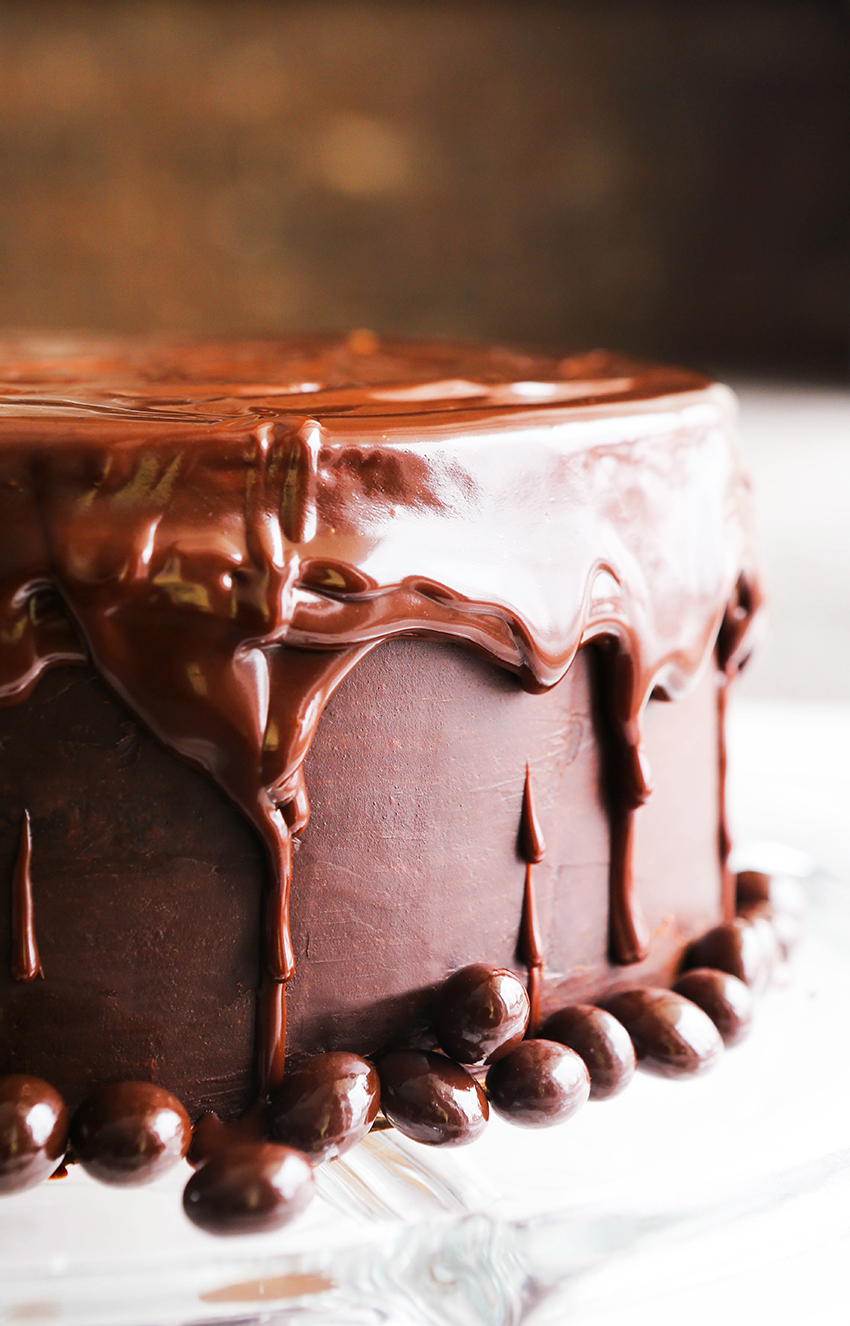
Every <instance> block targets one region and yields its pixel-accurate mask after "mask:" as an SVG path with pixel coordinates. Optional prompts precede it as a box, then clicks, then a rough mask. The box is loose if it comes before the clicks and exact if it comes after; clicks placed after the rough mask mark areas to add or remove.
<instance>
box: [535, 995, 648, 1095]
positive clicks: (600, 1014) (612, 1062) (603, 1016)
mask: <svg viewBox="0 0 850 1326" xmlns="http://www.w3.org/2000/svg"><path fill="white" fill-rule="evenodd" d="M543 1034H544V1035H545V1037H546V1038H547V1039H548V1040H550V1041H558V1043H559V1044H560V1045H567V1046H569V1048H570V1049H571V1050H575V1052H576V1054H577V1055H579V1057H580V1058H581V1059H583V1060H584V1063H585V1065H586V1067H587V1071H588V1073H589V1074H590V1099H591V1100H608V1099H610V1097H611V1096H616V1095H618V1094H619V1092H621V1091H622V1090H623V1089H624V1088H625V1087H627V1086H628V1084H629V1083H630V1082H631V1080H632V1078H633V1077H634V1073H635V1050H634V1046H633V1045H632V1042H631V1038H630V1037H629V1033H628V1032H627V1031H626V1029H625V1027H624V1026H623V1024H622V1023H621V1022H618V1021H617V1019H616V1018H615V1017H614V1015H613V1014H612V1013H609V1012H608V1011H607V1010H606V1009H604V1008H595V1007H593V1005H591V1004H572V1005H570V1007H568V1008H562V1009H560V1010H559V1011H558V1012H557V1013H553V1014H552V1016H551V1017H550V1018H549V1021H548V1022H547V1023H546V1025H545V1026H544V1028H543Z"/></svg>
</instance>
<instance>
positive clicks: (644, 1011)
mask: <svg viewBox="0 0 850 1326" xmlns="http://www.w3.org/2000/svg"><path fill="white" fill-rule="evenodd" d="M605 1007H606V1008H607V1009H608V1011H609V1012H610V1013H613V1014H614V1017H615V1018H617V1020H618V1021H619V1022H622V1024H623V1026H624V1027H625V1028H626V1031H627V1032H628V1033H629V1036H630V1037H631V1039H632V1044H633V1045H634V1047H635V1055H636V1058H637V1063H638V1067H639V1068H642V1069H643V1070H644V1071H645V1072H648V1073H655V1074H656V1075H658V1076H659V1077H686V1076H691V1075H693V1074H695V1073H702V1072H704V1071H705V1070H706V1069H707V1068H710V1067H711V1065H712V1064H713V1063H714V1062H715V1060H716V1059H718V1058H719V1056H720V1055H721V1053H722V1052H723V1041H722V1039H721V1036H720V1032H719V1031H718V1030H717V1028H716V1027H715V1025H714V1023H713V1022H712V1021H711V1018H710V1017H709V1016H708V1014H707V1013H704V1012H703V1010H702V1009H701V1008H698V1007H697V1006H696V1004H693V1003H691V1001H690V1000H689V999H685V998H684V997H683V996H682V995H680V994H676V993H675V992H674V991H673V990H661V989H654V988H652V987H646V988H644V989H636V990H623V991H622V992H620V993H619V994H615V995H611V996H609V998H608V999H606V1000H605Z"/></svg>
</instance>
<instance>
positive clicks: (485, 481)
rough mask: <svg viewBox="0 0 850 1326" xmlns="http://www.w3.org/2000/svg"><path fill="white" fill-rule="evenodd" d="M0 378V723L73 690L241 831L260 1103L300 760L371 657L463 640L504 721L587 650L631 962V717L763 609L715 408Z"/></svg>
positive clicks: (246, 347)
mask: <svg viewBox="0 0 850 1326" xmlns="http://www.w3.org/2000/svg"><path fill="white" fill-rule="evenodd" d="M0 362H2V364H3V367H2V369H0V484H2V491H3V494H4V517H5V523H6V535H5V537H4V539H3V541H2V546H1V547H0V699H2V700H3V701H5V702H14V701H15V700H17V699H20V698H22V697H24V696H25V695H27V694H28V693H29V692H30V691H31V689H32V687H33V686H34V684H35V682H36V680H37V678H38V676H39V675H40V673H41V672H42V671H43V669H44V668H45V667H48V666H50V665H51V664H54V663H60V662H72V661H77V660H83V659H86V658H88V659H90V660H91V662H92V663H93V665H94V666H95V668H96V669H97V670H98V672H99V673H100V674H101V676H102V677H103V678H104V680H105V681H106V682H107V683H108V684H109V685H110V687H111V688H112V689H113V690H114V691H115V692H116V693H117V695H118V696H119V697H120V698H121V699H122V700H123V701H124V703H125V704H126V705H127V706H128V708H129V709H130V710H131V711H132V712H133V713H134V714H135V716H136V717H137V718H139V719H140V720H141V721H142V722H143V723H144V724H146V726H147V727H148V728H150V729H151V731H152V732H153V733H154V734H155V735H156V736H157V737H158V738H159V739H160V740H161V741H162V742H163V743H164V744H165V745H166V746H167V747H169V748H170V749H171V750H173V751H174V752H176V753H177V754H178V755H179V756H181V757H182V758H183V759H185V760H187V761H188V762H189V763H191V764H193V765H195V766H196V767H199V768H201V769H203V770H204V771H205V772H206V773H208V774H209V775H210V776H211V777H212V778H213V779H214V780H215V781H216V783H217V784H218V785H219V786H220V787H221V788H222V789H223V790H224V791H225V793H227V795H228V796H229V797H230V798H231V799H232V800H233V801H234V802H235V804H236V805H237V806H239V807H240V808H241V809H242V810H243V811H244V812H245V814H246V815H247V816H248V817H249V819H250V820H251V821H252V823H253V824H254V825H255V827H256V828H257V829H258V831H259V832H260V834H261V836H262V838H263V841H264V843H265V845H266V849H267V853H268V858H269V862H270V865H271V882H270V885H269V888H268V896H267V900H266V922H265V940H264V946H263V952H264V969H265V976H264V992H263V995H262V998H261V1003H260V1018H259V1048H258V1054H259V1078H260V1083H261V1086H262V1087H263V1088H264V1089H265V1088H267V1087H268V1086H269V1085H273V1084H274V1083H275V1082H277V1081H279V1080H280V1076H281V1073H282V1067H283V1048H284V1033H285V998H284V989H285V983H286V981H287V980H288V978H289V977H290V975H291V974H292V970H293V958H292V949H291V942H290V938H289V928H288V894H289V885H290V877H291V874H292V835H293V834H298V833H300V832H301V831H303V829H304V828H305V827H306V824H307V820H308V816H309V805H308V800H307V794H306V789H305V787H304V782H303V776H302V772H301V770H302V765H303V761H304V759H305V757H306V755H307V752H308V750H309V748H310V743H311V740H312V737H313V734H314V732H315V730H316V725H317V723H318V721H319V718H320V716H321V713H322V710H323V708H324V706H325V704H326V703H327V701H328V699H329V698H330V696H331V695H332V693H333V691H334V689H335V688H336V686H337V685H338V684H339V683H340V681H341V680H342V679H343V678H344V677H345V675H346V674H347V673H348V672H349V671H350V669H351V668H352V667H353V666H355V665H356V663H357V662H358V660H359V659H361V658H362V657H363V656H364V654H365V653H367V652H368V651H369V650H370V649H372V648H374V647H375V646H376V645H378V644H379V643H380V642H381V641H383V640H386V639H388V638H390V637H393V636H398V635H405V634H420V635H426V636H431V637H442V638H452V639H457V640H460V641H463V642H465V643H467V644H468V645H469V646H471V647H472V648H475V649H477V650H479V651H482V652H483V653H485V654H486V655H487V656H489V657H490V658H491V659H493V660H494V661H495V662H497V663H498V664H500V665H502V666H503V667H505V668H507V669H509V670H511V671H512V672H515V673H516V674H517V675H518V676H519V678H520V680H521V681H522V683H523V684H524V685H525V686H526V687H527V688H528V689H529V690H539V689H544V688H547V687H550V686H552V685H554V684H555V683H556V682H557V681H558V680H559V679H560V678H561V677H562V676H563V675H564V673H565V671H566V670H567V668H568V667H569V666H570V663H571V662H572V660H573V658H574V657H575V654H576V652H577V650H578V649H579V648H580V647H581V646H582V645H584V644H586V643H588V642H589V641H591V640H608V641H609V642H610V645H609V647H608V648H607V649H606V650H605V651H603V658H604V660H605V662H604V666H603V667H602V669H601V673H600V675H601V682H600V684H601V685H602V686H603V687H604V690H605V693H606V701H607V703H606V710H607V713H608V715H609V719H610V724H611V731H612V745H613V751H614V754H613V757H612V759H611V761H610V763H611V768H610V770H609V772H608V783H609V795H610V799H611V813H612V836H613V846H612V878H611V891H612V893H611V903H612V945H613V949H614V952H615V955H616V956H617V957H618V958H619V960H621V961H626V962H628V961H634V960H636V958H638V957H640V955H641V953H642V952H643V951H644V938H643V935H642V928H641V918H640V910H639V906H638V903H637V900H636V899H634V897H633V890H632V886H631V879H630V868H629V859H630V842H631V827H632V820H633V816H634V812H635V810H636V808H637V807H638V806H639V805H640V804H641V802H642V801H643V800H645V798H646V797H647V796H648V795H649V792H650V790H651V783H652V779H651V771H650V770H649V769H648V768H647V765H646V761H645V759H644V757H643V754H642V747H641V733H640V721H641V715H642V712H643V709H644V706H645V704H646V701H647V700H648V698H649V696H650V695H651V694H652V693H653V691H655V692H656V693H658V692H659V691H661V692H663V693H664V694H666V695H667V696H668V697H670V698H676V697H678V696H679V695H682V694H684V693H685V692H686V691H687V690H688V688H689V687H690V686H691V685H692V684H693V683H694V682H695V681H696V679H697V678H698V677H699V676H700V674H701V673H702V671H703V669H704V668H705V666H707V664H708V662H709V659H710V658H711V655H712V651H713V649H714V646H715V642H716V640H717V637H718V633H719V632H720V631H721V625H722V624H723V623H724V620H725V622H726V628H725V631H724V635H723V639H724V641H725V642H726V646H725V652H724V658H723V660H722V666H723V669H724V670H725V672H729V671H731V670H734V667H735V666H736V665H737V662H738V661H740V659H741V658H743V656H744V655H745V654H746V653H747V652H748V650H749V647H750V638H749V636H750V632H749V627H750V624H751V621H752V619H753V617H754V616H755V615H756V612H757V609H758V606H759V601H760V599H759V592H758V581H757V571H756V566H755V560H754V555H753V550H752V545H751V534H750V514H749V497H748V487H747V483H746V479H745V476H744V475H743V473H742V470H741V468H740V464H739V461H738V458H737V454H736V451H735V448H734V445H733V443H732V441H731V439H730V430H731V428H732V419H733V404H732V398H731V396H730V394H729V393H728V392H727V391H726V390H725V389H724V388H721V387H718V386H715V385H712V384H710V383H708V382H707V381H706V380H705V379H703V378H700V377H698V376H696V375H691V374H687V373H683V372H681V371H678V370H664V369H654V368H646V367H645V366H642V365H636V364H633V363H630V362H628V361H623V360H619V359H616V358H613V357H611V356H607V355H602V354H594V355H589V356H582V357H577V358H574V359H566V360H556V359H548V358H544V357H540V356H526V355H518V354H513V353H511V352H507V351H499V350H481V349H476V348H468V347H451V346H443V345H434V346H417V345H384V344H382V343H379V342H377V341H376V339H375V338H373V337H370V336H369V335H367V334H363V333H360V334H355V335H354V336H352V337H350V338H348V340H340V341H332V340H313V341H299V342H297V343H296V342H291V343H290V342H242V343H238V344H226V343H209V344H206V345H205V344H188V343H185V344H184V343H175V342H171V343H167V342H132V341H103V342H101V341H62V340H51V341H39V340H26V339H20V340H17V341H15V342H6V343H3V344H0ZM730 603H732V604H733V611H732V613H731V615H729V614H727V608H728V607H729V605H730ZM742 605H743V606H742ZM736 614H737V615H736ZM529 795H530V794H529ZM529 804H531V803H529ZM526 836H529V835H526ZM530 836H531V837H533V836H534V835H533V834H532V835H530ZM541 852H542V840H541ZM530 859H531V860H532V861H533V860H539V856H536V855H535V854H534V853H531V854H530ZM529 873H530V872H529ZM531 902H532V903H533V898H532V899H531ZM535 961H536V962H539V961H542V955H540V956H539V958H536V960H535ZM532 965H534V964H532Z"/></svg>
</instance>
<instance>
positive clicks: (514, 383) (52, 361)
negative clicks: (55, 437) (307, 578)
mask: <svg viewBox="0 0 850 1326" xmlns="http://www.w3.org/2000/svg"><path fill="white" fill-rule="evenodd" d="M709 385H710V383H709V380H708V379H707V378H705V377H703V376H701V375H700V374H697V373H693V372H690V371H688V370H685V369H677V368H663V367H656V366H653V365H649V364H644V363H639V362H636V361H633V360H630V359H625V358H623V357H621V356H616V355H612V354H608V353H607V352H604V351H593V352H591V353H589V354H581V355H571V356H568V357H562V358H558V357H555V356H549V355H542V354H531V353H524V352H522V351H517V350H507V349H501V348H497V347H483V346H475V345H458V344H452V343H449V342H440V341H435V342H429V343H422V342H403V341H382V340H379V339H378V337H376V336H375V335H374V333H372V332H368V331H360V332H354V333H352V334H351V335H349V336H348V337H345V338H333V337H319V336H316V337H308V338H299V339H271V338H269V339H256V340H242V341H233V340H230V341H226V340H208V341H193V340H185V339H184V340H180V339H174V338H171V339H165V338H155V339H151V338H148V339H143V338H131V337H118V338H116V337H92V336H88V337H80V336H65V335H60V336H49V337H48V336H18V337H12V338H6V339H5V340H0V426H2V425H4V424H7V423H8V421H10V420H11V421H15V422H16V423H18V426H20V422H21V421H23V420H25V419H27V418H32V419H35V420H39V421H43V420H44V419H46V418H48V419H53V418H55V419H63V418H64V419H81V418H88V419H90V420H91V421H92V423H93V424H94V423H96V421H97V420H100V421H101V422H102V423H104V424H108V423H112V425H113V426H114V424H115V423H117V422H118V421H119V420H125V421H131V422H134V423H137V424H145V423H147V424H148V425H156V424H159V425H160V426H162V425H168V424H171V425H178V426H179V425H190V426H191V425H193V424H194V425H202V426H205V427H209V426H211V425H225V426H226V425H227V424H231V425H236V426H238V425H239V424H244V423H248V424H250V423H253V422H260V421H262V420H273V419H276V418H280V417H281V416H286V415H291V414H293V413H299V414H300V413H309V414H310V415H311V416H312V417H314V418H317V419H322V420H327V421H328V423H331V421H333V420H336V421H338V422H342V421H344V420H345V419H347V418H354V419H365V418H381V417H391V418H396V419H403V418H404V417H411V418H412V420H414V421H415V420H416V419H417V418H421V416H422V415H448V416H450V417H452V418H453V419H454V421H455V422H458V416H466V417H468V418H469V419H470V421H474V420H475V419H476V417H478V418H479V419H480V417H481V416H482V415H483V416H485V417H486V416H487V415H488V414H490V415H492V414H493V413H494V412H498V413H500V414H515V413H517V412H523V411H533V412H540V411H544V410H547V409H552V408H555V409H559V410H563V409H564V407H567V406H569V407H572V408H575V409H581V408H588V407H607V408H609V409H614V410H617V409H619V410H622V409H623V408H624V407H627V406H630V405H635V404H636V403H638V402H645V401H653V400H657V399H659V398H664V397H668V396H678V395H681V394H682V393H688V392H694V391H700V390H703V389H705V388H706V387H708V386H709ZM3 431H6V430H5V429H4V430H3Z"/></svg>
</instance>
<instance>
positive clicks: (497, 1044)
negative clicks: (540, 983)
mask: <svg viewBox="0 0 850 1326" xmlns="http://www.w3.org/2000/svg"><path fill="white" fill-rule="evenodd" d="M529 1012H530V1008H529V1001H528V995H527V994H526V990H525V986H524V985H523V984H522V982H521V981H520V980H519V979H518V977H516V976H515V975H514V973H513V972H512V971H507V970H506V969H505V968H501V967H488V966H486V965H485V964H484V963H480V962H478V963H473V964H472V966H470V967H462V968H461V969H460V971H456V972H454V973H453V974H452V975H451V976H450V977H449V979H448V980H447V981H446V983H445V984H444V985H443V987H442V989H441V990H440V992H439V994H438V995H437V997H436V999H435V1000H434V1008H433V1015H432V1016H433V1023H434V1031H435V1033H436V1036H437V1040H438V1041H439V1042H440V1045H441V1046H442V1048H443V1049H444V1050H445V1052H446V1054H447V1055H449V1056H450V1057H451V1058H452V1059H456V1060H457V1062H458V1063H461V1064H492V1063H495V1061H496V1060H497V1059H502V1058H504V1056H505V1055H506V1054H510V1052H511V1050H512V1049H513V1048H514V1046H516V1045H518V1044H519V1042H520V1041H521V1040H522V1038H523V1036H524V1035H525V1030H526V1027H527V1026H528V1018H529Z"/></svg>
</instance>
